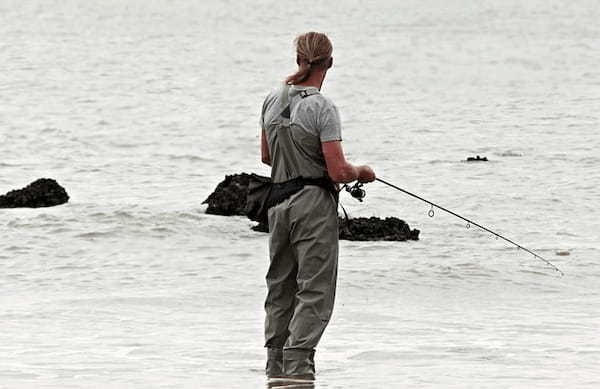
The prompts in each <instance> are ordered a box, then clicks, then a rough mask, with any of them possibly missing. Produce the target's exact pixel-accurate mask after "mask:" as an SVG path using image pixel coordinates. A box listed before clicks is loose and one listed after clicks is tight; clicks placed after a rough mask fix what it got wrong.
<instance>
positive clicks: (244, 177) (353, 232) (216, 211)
mask: <svg viewBox="0 0 600 389" xmlns="http://www.w3.org/2000/svg"><path fill="white" fill-rule="evenodd" d="M250 176H251V175H250V174H247V173H241V174H232V175H227V176H225V180H223V181H222V182H221V183H219V185H218V186H217V188H216V189H215V191H214V192H213V193H211V194H210V196H208V198H207V199H206V200H204V202H203V204H208V208H207V209H206V213H209V214H213V215H223V216H233V215H239V216H244V215H245V213H244V208H245V207H246V195H247V192H248V183H249V181H250ZM339 225H340V239H345V240H355V241H374V240H389V241H404V240H419V232H420V231H419V230H417V229H413V230H411V229H410V227H409V226H408V224H406V222H405V221H403V220H400V219H398V218H395V217H388V218H385V219H379V218H377V217H370V218H363V217H360V218H356V219H350V220H349V221H346V220H345V219H340V222H339ZM252 229H253V230H254V231H259V232H269V226H267V225H265V224H257V225H255V226H254V227H252Z"/></svg>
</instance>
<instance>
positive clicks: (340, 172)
mask: <svg viewBox="0 0 600 389" xmlns="http://www.w3.org/2000/svg"><path fill="white" fill-rule="evenodd" d="M321 150H322V151H323V156H324V157H325V163H326V164H327V173H328V174H329V177H330V178H331V179H332V180H333V181H334V182H336V183H342V184H345V183H348V182H352V181H355V180H358V181H359V182H371V181H374V180H375V173H373V170H371V168H370V167H368V166H366V165H363V166H354V165H352V164H351V163H349V162H348V161H346V157H345V156H344V150H343V149H342V142H341V141H339V140H336V141H330V142H322V143H321ZM263 162H264V160H263Z"/></svg>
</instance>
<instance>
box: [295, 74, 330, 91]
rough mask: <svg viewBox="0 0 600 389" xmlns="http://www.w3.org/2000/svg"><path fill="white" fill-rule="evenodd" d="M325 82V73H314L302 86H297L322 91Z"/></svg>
mask: <svg viewBox="0 0 600 389" xmlns="http://www.w3.org/2000/svg"><path fill="white" fill-rule="evenodd" d="M324 80H325V74H323V72H314V73H312V74H311V75H310V76H309V77H308V78H307V79H306V80H304V81H303V82H301V83H300V84H296V85H297V86H305V87H309V86H312V87H315V88H317V89H319V90H321V86H322V85H323V81H324Z"/></svg>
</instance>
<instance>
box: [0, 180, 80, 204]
mask: <svg viewBox="0 0 600 389" xmlns="http://www.w3.org/2000/svg"><path fill="white" fill-rule="evenodd" d="M67 201H69V195H68V194H67V191H66V190H65V188H63V187H62V186H60V185H59V184H58V183H57V182H56V181H55V180H53V179H51V178H40V179H38V180H36V181H34V182H32V183H31V184H29V185H27V186H26V187H25V188H23V189H17V190H11V191H10V192H8V193H7V194H5V195H3V196H0V208H39V207H53V206H55V205H60V204H64V203H66V202H67Z"/></svg>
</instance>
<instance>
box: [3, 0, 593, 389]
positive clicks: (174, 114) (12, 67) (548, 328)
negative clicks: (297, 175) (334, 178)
mask: <svg viewBox="0 0 600 389" xmlns="http://www.w3.org/2000/svg"><path fill="white" fill-rule="evenodd" d="M599 19H600V7H599V5H598V3H597V2H595V1H580V2H576V3H574V2H569V1H558V0H551V1H527V2H522V1H482V2H475V3H474V2H469V1H453V2H445V1H427V2H422V1H405V2H394V1H383V0H378V1H370V2H365V1H358V0H357V1H350V0H344V1H339V2H335V3H333V4H329V5H326V4H322V5H319V6H308V5H306V4H303V3H288V2H275V1H254V2H229V1H224V2H221V1H203V2H184V1H166V0H162V1H152V2H144V1H139V0H138V1H133V0H132V1H127V2H122V1H106V2H78V1H73V0H67V1H60V2H58V1H47V2H42V1H27V2H20V1H12V0H3V1H1V2H0V37H1V38H2V39H0V63H2V71H1V72H0V193H4V192H6V191H8V190H11V189H15V188H20V187H22V186H25V185H26V184H28V183H29V182H31V181H33V180H35V179H36V178H39V177H53V178H55V179H57V180H58V181H59V182H60V183H61V184H62V185H63V186H65V187H66V189H67V190H68V192H69V194H70V195H71V201H70V202H69V203H68V204H67V205H64V206H60V207H55V208H47V209H15V210H0V388H80V387H86V388H89V387H94V388H109V387H110V388H172V387H178V388H261V387H264V386H265V378H264V376H263V373H262V368H263V364H264V350H263V349H262V320H263V311H262V304H263V299H264V296H265V285H264V274H265V272H266V269H267V265H268V259H267V236H266V235H264V234H260V233H255V232H253V231H250V230H249V226H250V223H249V222H248V221H247V220H245V219H244V218H239V217H232V218H223V217H216V216H210V215H206V214H204V213H203V212H204V209H205V208H204V206H203V205H201V202H202V200H204V198H205V197H206V196H208V194H209V193H210V192H211V191H212V190H213V188H214V187H215V186H216V184H217V183H218V182H219V181H220V180H222V179H223V176H224V175H225V174H230V173H236V172H241V171H255V172H259V173H263V174H266V173H268V170H267V169H266V168H265V167H263V166H261V165H260V163H259V156H258V141H259V139H258V129H257V121H258V114H259V111H260V106H261V103H262V100H263V98H264V96H265V95H266V94H267V92H268V91H269V90H270V89H272V88H274V87H276V85H277V83H278V82H279V81H280V80H281V79H282V78H283V77H285V76H286V75H288V74H289V73H290V72H292V71H293V69H294V63H293V59H294V58H293V55H294V54H293V48H292V45H291V41H292V39H293V37H294V36H295V35H297V34H298V33H300V32H303V31H306V30H311V29H314V30H320V31H324V32H327V33H328V34H329V35H330V37H331V39H332V41H333V43H334V57H335V66H334V68H333V69H332V70H331V72H330V74H329V75H328V78H327V80H326V82H325V85H324V88H323V92H324V93H325V94H326V95H327V96H329V97H331V98H332V99H333V100H334V101H335V102H336V104H337V105H338V107H339V109H340V111H341V114H342V119H343V125H344V129H343V135H344V147H345V150H346V152H347V154H348V158H349V159H350V160H351V161H354V162H357V163H368V164H371V165H372V166H373V168H374V169H375V171H376V172H377V173H378V175H379V176H380V177H381V178H383V179H386V180H388V181H390V182H393V183H395V184H397V185H400V186H402V187H404V188H405V189H407V190H409V191H412V192H415V193H418V194H421V195H423V196H424V197H426V198H428V199H431V200H433V201H436V202H438V203H440V204H442V205H445V206H447V207H449V208H451V209H453V210H456V211H457V212H460V213H462V214H464V215H467V216H470V217H472V218H474V219H475V220H477V221H479V222H481V223H483V224H485V225H487V226H489V227H491V228H493V229H495V230H497V231H498V232H500V233H504V234H506V235H507V236H508V237H510V238H513V239H515V240H516V241H518V242H519V243H521V244H523V245H524V246H526V247H529V248H531V249H533V250H536V251H538V252H539V253H540V254H541V255H544V256H545V257H547V258H548V259H550V260H551V261H552V262H554V263H555V264H556V265H557V266H559V267H560V268H561V269H562V270H563V271H564V272H565V276H564V277H558V276H557V273H555V272H553V271H552V269H549V268H547V267H545V266H544V264H543V263H542V262H540V261H538V260H536V259H535V258H532V257H531V255H528V254H526V253H524V252H522V251H518V250H516V249H514V248H512V247H509V246H507V245H506V244H505V243H503V242H502V241H499V240H495V239H494V238H493V237H490V236H489V235H488V234H486V233H483V232H482V231H479V230H477V229H476V228H470V229H466V228H465V225H464V224H463V223H462V222H460V221H459V220H457V219H455V218H453V217H451V216H449V215H444V214H443V213H442V212H437V213H436V216H435V217H434V218H429V217H427V211H428V210H429V209H428V207H427V205H426V204H424V203H420V202H418V201H417V200H414V199H412V198H410V197H407V196H404V195H402V194H401V193H398V192H395V191H393V190H391V189H390V188H387V187H385V186H383V185H381V184H377V183H374V184H371V185H368V186H367V188H366V189H367V198H366V199H365V202H364V203H362V204H359V203H358V202H355V201H354V200H353V199H351V198H349V197H343V198H342V203H343V204H344V205H345V206H346V208H347V209H348V211H349V212H350V214H351V215H354V216H371V215H375V216H381V217H384V216H397V217H400V218H403V219H405V220H406V221H408V223H409V224H410V225H411V227H413V228H418V229H420V230H421V231H422V232H421V240H420V241H418V242H347V241H342V242H341V255H340V269H339V284H338V285H339V288H338V294H337V301H336V308H335V312H334V317H333V319H332V322H331V324H330V325H329V327H328V329H327V331H326V333H325V335H324V337H323V339H322V342H321V344H320V346H319V349H318V352H317V361H316V362H317V369H318V380H317V383H316V387H317V388H382V387H393V388H397V387H418V388H450V387H456V388H465V387H478V388H481V387H486V388H498V387H502V388H525V387H539V388H564V387H570V388H597V387H599V386H600V369H599V368H598V366H599V364H598V361H599V360H600V336H599V334H600V331H599V330H600V286H599V282H598V280H599V278H600V262H599V254H600V249H599V248H600V222H599V221H598V206H599V205H600V189H599V188H600V175H599V174H598V167H599V165H600V153H599V151H598V150H599V149H600V133H599V131H600V115H599V113H598V112H600V109H599V108H600V70H599V69H600V66H599V65H600V25H599V24H598V23H597V21H598V20H599ZM476 154H479V155H485V156H487V157H488V158H489V159H490V162H489V163H479V164H468V163H465V162H461V161H462V160H464V159H465V158H466V157H467V156H473V155H476ZM565 251H566V252H568V253H569V254H570V255H568V256H560V255H557V253H559V252H565Z"/></svg>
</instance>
